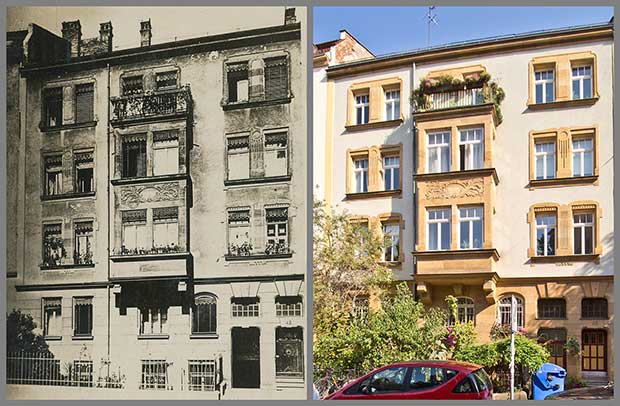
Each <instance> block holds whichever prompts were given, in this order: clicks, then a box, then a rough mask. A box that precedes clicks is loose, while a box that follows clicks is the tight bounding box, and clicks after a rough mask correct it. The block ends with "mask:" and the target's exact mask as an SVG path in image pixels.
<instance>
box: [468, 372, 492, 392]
mask: <svg viewBox="0 0 620 406" xmlns="http://www.w3.org/2000/svg"><path fill="white" fill-rule="evenodd" d="M472 375H473V376H474V379H475V380H476V384H477V385H478V389H479V390H480V391H483V390H485V389H492V388H493V383H492V382H491V378H490V377H489V375H488V374H487V373H486V371H485V370H484V369H479V370H477V371H476V372H474V373H473V374H472Z"/></svg>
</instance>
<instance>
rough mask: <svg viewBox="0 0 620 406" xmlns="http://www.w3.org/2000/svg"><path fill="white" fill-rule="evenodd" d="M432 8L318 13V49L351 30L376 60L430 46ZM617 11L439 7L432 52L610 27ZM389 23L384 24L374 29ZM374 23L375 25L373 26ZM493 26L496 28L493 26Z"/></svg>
mask: <svg viewBox="0 0 620 406" xmlns="http://www.w3.org/2000/svg"><path fill="white" fill-rule="evenodd" d="M426 13H427V7H315V8H314V39H313V40H314V43H319V42H324V41H329V40H332V39H336V38H338V35H339V34H338V32H339V31H340V30H341V29H346V30H347V31H349V32H350V33H351V34H353V35H354V36H355V37H356V38H357V39H358V40H360V41H361V42H362V43H363V44H364V45H365V46H366V47H367V48H368V49H370V50H371V51H372V52H374V53H375V54H376V55H382V54H386V53H390V52H401V51H407V50H411V49H417V48H423V47H426V45H427V24H426V20H425V16H426ZM613 13H614V9H613V7H593V6H583V7H447V6H446V7H436V8H435V10H434V14H435V15H436V16H437V17H436V19H437V21H438V24H439V25H432V27H431V46H433V45H441V44H446V43H449V42H456V41H463V40H470V39H476V38H485V37H492V36H496V35H504V34H516V33H522V32H527V31H534V30H542V29H550V28H559V27H568V26H571V25H582V24H591V23H599V22H607V21H609V19H610V18H611V17H612V16H613ZM378 21H384V22H385V23H384V24H374V23H376V22H378ZM368 22H373V24H368ZM489 22H491V24H489Z"/></svg>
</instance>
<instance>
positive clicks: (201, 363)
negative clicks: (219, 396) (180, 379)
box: [187, 359, 217, 391]
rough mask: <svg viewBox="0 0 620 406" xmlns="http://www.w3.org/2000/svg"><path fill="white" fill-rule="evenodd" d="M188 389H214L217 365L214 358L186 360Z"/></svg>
mask: <svg viewBox="0 0 620 406" xmlns="http://www.w3.org/2000/svg"><path fill="white" fill-rule="evenodd" d="M187 370H188V376H189V385H188V389H189V390H190V391H214V390H215V389H216V376H217V366H216V363H215V360H204V359H202V360H200V359H193V360H189V361H188V369H187Z"/></svg>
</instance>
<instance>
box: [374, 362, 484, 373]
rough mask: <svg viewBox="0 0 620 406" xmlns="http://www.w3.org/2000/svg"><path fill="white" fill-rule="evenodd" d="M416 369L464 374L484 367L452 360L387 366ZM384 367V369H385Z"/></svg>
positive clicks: (399, 363) (398, 363)
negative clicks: (460, 372)
mask: <svg viewBox="0 0 620 406" xmlns="http://www.w3.org/2000/svg"><path fill="white" fill-rule="evenodd" d="M395 366H398V367H415V366H432V367H435V368H437V367H444V368H452V369H456V370H459V371H463V372H473V371H475V370H478V369H480V368H482V365H478V364H472V363H469V362H461V361H452V360H445V361H442V360H418V361H406V362H396V363H393V364H390V365H386V366H385V367H395ZM385 367H382V368H385Z"/></svg>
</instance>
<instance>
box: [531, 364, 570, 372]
mask: <svg viewBox="0 0 620 406" xmlns="http://www.w3.org/2000/svg"><path fill="white" fill-rule="evenodd" d="M536 374H541V375H544V374H554V375H564V374H566V370H565V369H564V368H562V367H561V366H559V365H556V364H552V363H550V362H547V363H544V364H542V366H541V367H540V369H539V370H538V371H536Z"/></svg>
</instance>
